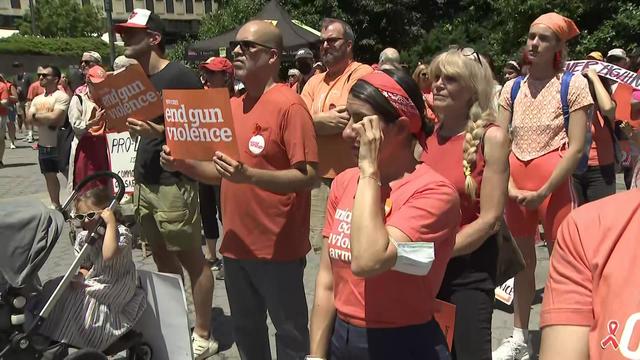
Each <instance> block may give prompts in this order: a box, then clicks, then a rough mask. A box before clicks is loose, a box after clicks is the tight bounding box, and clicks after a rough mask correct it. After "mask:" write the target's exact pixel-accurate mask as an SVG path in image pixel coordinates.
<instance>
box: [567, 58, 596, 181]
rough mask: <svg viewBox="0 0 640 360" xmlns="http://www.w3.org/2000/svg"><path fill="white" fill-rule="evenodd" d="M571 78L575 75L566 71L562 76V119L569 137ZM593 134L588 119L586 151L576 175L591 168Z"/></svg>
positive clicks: (585, 141) (584, 150) (579, 162)
mask: <svg viewBox="0 0 640 360" xmlns="http://www.w3.org/2000/svg"><path fill="white" fill-rule="evenodd" d="M571 78H573V73H572V72H570V71H565V72H564V73H563V74H562V80H561V81H560V102H561V104H562V118H563V120H564V130H565V132H566V133H567V137H568V136H569V118H570V117H571V111H570V109H569V87H570V85H571ZM591 142H592V134H591V119H590V118H587V131H586V133H585V138H584V149H583V151H582V156H581V157H580V160H579V161H578V166H577V167H576V170H575V173H576V174H582V173H584V172H585V171H586V170H587V168H588V167H589V151H590V150H591Z"/></svg>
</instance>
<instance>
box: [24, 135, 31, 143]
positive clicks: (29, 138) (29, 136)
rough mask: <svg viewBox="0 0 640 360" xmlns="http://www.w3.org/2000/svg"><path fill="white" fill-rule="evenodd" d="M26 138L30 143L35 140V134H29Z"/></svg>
mask: <svg viewBox="0 0 640 360" xmlns="http://www.w3.org/2000/svg"><path fill="white" fill-rule="evenodd" d="M25 140H26V141H27V142H28V143H32V142H33V135H27V137H26V138H25Z"/></svg>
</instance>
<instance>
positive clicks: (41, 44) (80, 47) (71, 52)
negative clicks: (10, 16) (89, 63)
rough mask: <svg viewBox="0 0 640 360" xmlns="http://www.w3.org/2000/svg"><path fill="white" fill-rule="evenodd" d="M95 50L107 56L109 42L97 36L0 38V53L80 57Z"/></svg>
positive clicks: (121, 51) (15, 36)
mask: <svg viewBox="0 0 640 360" xmlns="http://www.w3.org/2000/svg"><path fill="white" fill-rule="evenodd" d="M90 50H91V51H97V52H98V53H99V54H100V55H101V56H102V58H103V59H108V58H109V44H107V43H106V42H104V41H102V40H101V39H98V38H95V37H93V38H56V39H49V38H43V37H40V36H24V35H13V36H10V37H7V38H4V39H0V53H2V54H34V55H56V56H74V57H77V58H80V57H81V56H82V53H84V52H85V51H90ZM116 53H117V54H118V55H121V54H122V53H123V49H122V47H120V46H117V47H116Z"/></svg>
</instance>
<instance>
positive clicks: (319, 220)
mask: <svg viewBox="0 0 640 360" xmlns="http://www.w3.org/2000/svg"><path fill="white" fill-rule="evenodd" d="M320 37H321V41H322V43H321V46H320V56H321V58H322V63H323V64H324V65H325V66H326V67H327V71H326V72H324V73H321V74H317V75H314V76H313V77H312V78H311V79H309V81H308V82H307V84H306V85H305V87H304V89H303V90H302V98H303V99H304V101H305V103H306V104H307V107H308V108H309V111H310V112H311V115H312V116H313V124H314V127H315V129H316V135H317V139H318V157H319V159H320V163H319V165H318V175H320V177H322V181H321V183H320V186H319V187H318V188H316V189H313V191H312V192H311V226H310V229H309V230H310V240H311V245H312V246H313V248H314V251H316V252H319V251H320V249H321V248H322V234H321V232H322V227H323V226H324V215H325V209H326V207H327V198H328V196H329V188H330V187H331V182H332V181H333V178H335V177H336V175H338V174H339V173H341V172H342V171H343V170H345V169H347V168H350V167H354V166H356V163H355V160H354V159H353V157H352V156H351V155H350V154H351V150H350V145H349V143H347V142H346V141H344V140H343V139H342V130H344V128H345V126H346V125H347V123H348V122H349V118H350V116H349V113H347V108H346V106H345V105H346V104H347V96H348V95H349V90H351V86H352V85H353V84H354V83H355V82H356V81H357V80H358V79H360V78H361V77H363V76H364V75H366V74H369V73H370V72H372V71H373V69H372V68H371V67H370V66H369V65H365V64H361V63H359V62H356V61H354V60H353V43H354V41H355V36H354V34H353V30H352V29H351V27H350V26H349V25H348V24H347V23H345V22H344V21H341V20H337V19H325V20H324V21H323V23H322V32H321V35H320Z"/></svg>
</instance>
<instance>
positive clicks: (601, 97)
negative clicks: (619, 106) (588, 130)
mask: <svg viewBox="0 0 640 360" xmlns="http://www.w3.org/2000/svg"><path fill="white" fill-rule="evenodd" d="M586 77H588V78H589V80H591V83H592V84H593V90H594V91H595V94H596V98H595V99H593V101H595V102H596V103H597V104H598V109H600V112H601V113H602V115H604V116H605V117H606V118H607V119H609V121H611V122H612V124H611V125H613V122H614V121H615V118H616V103H615V102H614V101H613V99H611V95H609V93H608V92H607V89H606V88H605V87H604V85H603V84H602V81H600V78H599V77H598V73H597V72H596V71H595V70H594V69H589V70H588V71H587V72H586Z"/></svg>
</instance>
